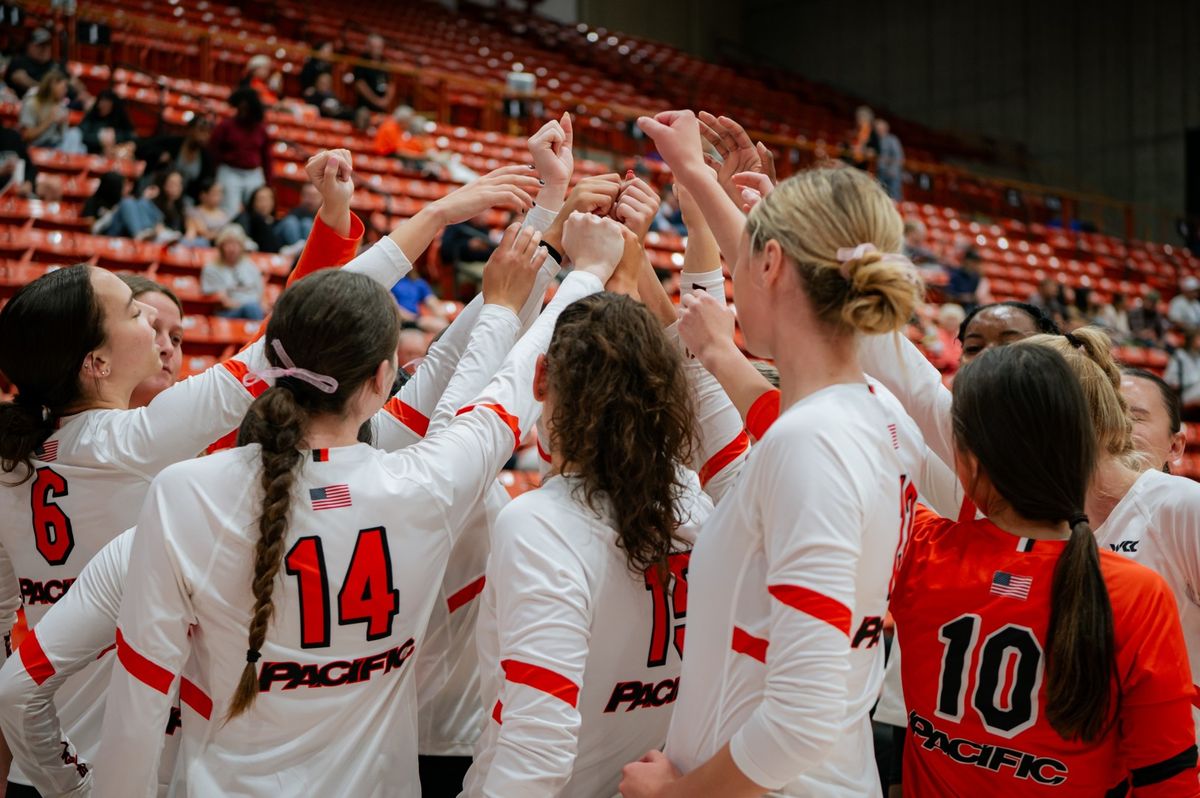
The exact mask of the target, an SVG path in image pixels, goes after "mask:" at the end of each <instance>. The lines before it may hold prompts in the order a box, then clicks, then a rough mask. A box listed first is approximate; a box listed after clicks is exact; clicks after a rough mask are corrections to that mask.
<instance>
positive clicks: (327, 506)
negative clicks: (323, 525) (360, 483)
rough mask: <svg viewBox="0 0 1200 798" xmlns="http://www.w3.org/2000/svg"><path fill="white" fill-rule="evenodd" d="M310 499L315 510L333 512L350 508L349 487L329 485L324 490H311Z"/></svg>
mask: <svg viewBox="0 0 1200 798" xmlns="http://www.w3.org/2000/svg"><path fill="white" fill-rule="evenodd" d="M308 498H310V499H311V500H312V508H313V509H314V510H333V509H335V508H337V507H349V506H350V486H349V485H329V486H328V487H324V488H311V489H309V491H308Z"/></svg>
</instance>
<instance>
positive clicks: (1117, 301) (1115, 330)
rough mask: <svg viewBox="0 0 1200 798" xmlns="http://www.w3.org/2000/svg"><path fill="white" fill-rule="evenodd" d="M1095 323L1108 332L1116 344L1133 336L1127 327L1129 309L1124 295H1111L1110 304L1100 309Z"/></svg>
mask: <svg viewBox="0 0 1200 798" xmlns="http://www.w3.org/2000/svg"><path fill="white" fill-rule="evenodd" d="M1095 321H1096V323H1097V324H1099V325H1100V326H1101V327H1103V328H1105V329H1106V330H1108V333H1109V335H1110V336H1111V337H1112V339H1113V340H1114V341H1116V342H1117V343H1125V342H1126V341H1128V340H1129V339H1130V338H1131V337H1132V336H1133V330H1132V329H1131V328H1130V326H1129V309H1128V305H1127V302H1126V300H1125V295H1124V294H1113V297H1112V303H1111V304H1108V305H1104V306H1103V307H1101V309H1100V312H1099V313H1098V314H1097V315H1096V319H1095Z"/></svg>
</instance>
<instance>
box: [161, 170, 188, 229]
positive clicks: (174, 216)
mask: <svg viewBox="0 0 1200 798" xmlns="http://www.w3.org/2000/svg"><path fill="white" fill-rule="evenodd" d="M171 175H179V180H180V183H181V185H180V188H181V189H183V190H182V191H180V194H179V196H178V197H176V198H175V199H170V198H168V197H167V180H169V179H170V177H171ZM154 185H156V186H158V196H157V197H155V198H154V206H155V207H156V208H158V209H159V210H160V211H162V215H163V224H165V225H166V226H167V227H169V228H171V229H172V230H179V231H181V232H182V231H183V223H184V208H183V198H184V195H185V192H186V189H187V181H186V180H184V177H183V173H182V172H180V171H179V170H177V169H163V170H162V171H160V172H158V173H157V174H155V175H154Z"/></svg>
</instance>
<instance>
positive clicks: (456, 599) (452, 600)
mask: <svg viewBox="0 0 1200 798" xmlns="http://www.w3.org/2000/svg"><path fill="white" fill-rule="evenodd" d="M486 581H487V577H486V576H481V577H479V578H478V579H476V580H475V581H474V582H472V583H471V584H469V585H467V586H466V587H464V588H463V589H462V590H459V591H457V592H456V593H455V594H454V595H452V596H450V597H449V598H447V599H446V606H447V607H449V608H450V612H454V611H455V610H457V609H458V608H460V607H462V606H463V605H464V604H468V603H470V601H471V599H473V598H475V597H476V596H478V595H479V594H480V593H482V592H483V585H484V582H486Z"/></svg>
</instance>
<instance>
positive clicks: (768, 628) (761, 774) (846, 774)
mask: <svg viewBox="0 0 1200 798" xmlns="http://www.w3.org/2000/svg"><path fill="white" fill-rule="evenodd" d="M902 434H903V433H902V431H901V430H900V428H899V427H898V426H897V420H896V419H895V417H894V416H893V415H892V414H891V413H890V412H889V411H888V408H887V406H886V405H885V404H883V403H882V402H880V401H879V399H878V398H877V397H876V396H875V395H874V394H873V392H872V391H871V390H870V388H869V387H868V386H867V385H866V384H863V383H856V384H842V385H834V386H830V387H828V388H825V389H823V390H820V391H818V392H816V393H814V394H812V395H810V396H808V397H806V398H804V399H802V400H801V401H799V402H797V403H796V404H795V405H793V406H792V407H790V408H788V409H787V410H786V411H785V412H784V413H783V414H782V415H781V416H780V418H779V420H778V421H777V422H775V424H774V425H773V426H772V427H771V428H770V430H769V431H768V432H767V433H766V435H765V436H764V437H763V438H762V440H760V441H759V443H758V444H757V445H756V446H755V447H754V449H753V450H752V451H751V453H750V456H749V459H748V461H747V463H746V465H745V466H744V467H743V469H742V472H741V474H740V475H739V477H738V480H737V482H736V484H735V485H734V486H733V488H732V489H731V491H730V492H729V493H728V495H726V496H725V498H724V499H723V500H722V502H721V504H720V505H719V506H718V507H717V509H716V512H715V513H714V514H713V516H712V518H711V519H710V520H709V522H708V523H707V524H706V525H705V527H704V529H703V530H702V531H701V534H700V537H699V540H698V542H697V544H696V547H695V550H694V551H693V553H692V558H691V570H690V577H689V578H690V580H691V583H692V585H693V586H695V585H702V586H703V588H701V589H695V590H693V591H692V592H691V596H690V597H689V598H690V602H689V603H690V606H689V608H688V610H689V612H688V627H689V628H688V633H687V638H688V641H687V657H686V658H685V659H684V664H683V676H682V679H681V692H680V696H679V700H678V702H677V704H676V707H675V715H674V717H673V718H672V721H671V729H670V733H669V735H668V737H667V746H666V753H667V756H668V757H669V758H670V759H671V761H672V762H673V763H674V764H675V765H676V766H677V767H679V768H680V769H681V770H682V771H684V772H687V771H690V770H693V769H694V768H696V767H698V766H699V765H701V764H703V763H704V762H706V761H707V760H708V759H710V758H711V757H713V756H714V755H715V754H717V753H718V752H719V751H720V750H721V749H722V747H723V746H725V745H726V744H729V746H730V750H731V753H732V755H733V759H734V762H735V763H736V764H737V766H738V768H739V769H740V770H741V771H742V773H743V774H744V775H745V776H747V777H748V778H749V779H751V780H752V781H754V782H755V783H757V784H759V785H761V786H763V787H765V788H768V789H771V790H774V791H776V792H778V793H779V794H781V795H788V796H792V795H821V796H847V797H848V796H856V798H860V797H861V796H867V795H878V794H879V779H878V776H877V775H876V772H875V766H874V759H873V756H872V750H873V747H872V740H871V729H870V721H869V718H868V712H869V711H870V708H871V705H872V704H873V703H874V702H875V699H876V697H877V696H878V695H879V686H880V682H881V679H882V675H883V661H882V647H881V646H880V645H879V643H880V640H881V635H882V631H883V617H884V614H885V613H886V611H887V595H888V590H889V582H890V580H891V577H892V574H893V568H894V564H895V562H896V558H897V554H898V551H899V547H900V545H901V543H902V539H903V534H904V533H905V531H906V529H907V526H908V524H909V523H911V508H912V506H913V504H915V501H916V490H915V488H914V487H913V486H912V484H911V482H910V481H909V479H908V476H907V474H906V472H905V467H904V466H903V465H902V462H901V459H900V457H899V450H900V449H901V448H902V447H903V446H904V445H905V442H904V441H902V440H900V437H901V435H902Z"/></svg>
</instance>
